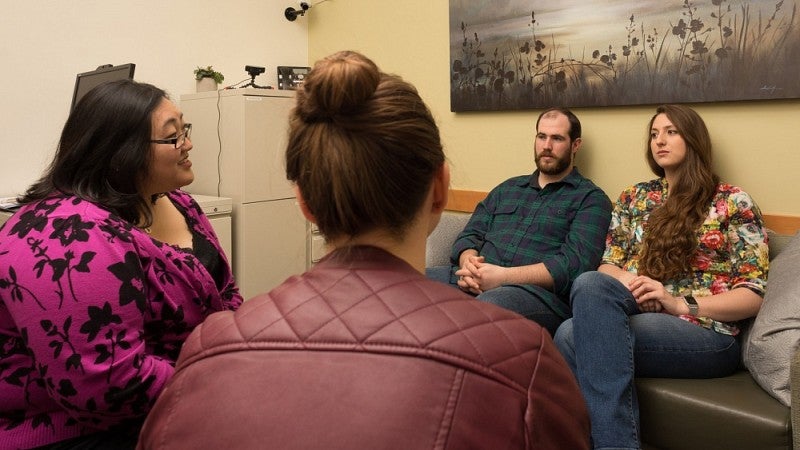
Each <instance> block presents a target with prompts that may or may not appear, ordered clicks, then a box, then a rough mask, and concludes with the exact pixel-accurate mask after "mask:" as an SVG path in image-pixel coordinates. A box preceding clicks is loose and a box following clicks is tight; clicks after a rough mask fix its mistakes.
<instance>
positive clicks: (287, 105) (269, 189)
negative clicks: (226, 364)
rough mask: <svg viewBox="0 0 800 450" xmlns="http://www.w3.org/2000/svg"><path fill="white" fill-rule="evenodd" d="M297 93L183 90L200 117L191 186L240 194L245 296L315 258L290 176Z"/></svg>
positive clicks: (237, 214)
mask: <svg viewBox="0 0 800 450" xmlns="http://www.w3.org/2000/svg"><path fill="white" fill-rule="evenodd" d="M293 106H294V92H293V91H281V90H273V89H254V88H246V89H232V90H223V91H219V92H217V91H212V92H200V93H197V94H188V95H183V96H181V104H180V107H181V110H182V111H183V114H184V120H185V121H186V122H188V123H191V124H192V144H193V145H194V148H193V149H192V151H191V152H190V153H189V158H190V159H191V160H192V169H193V170H194V174H195V180H194V182H193V183H192V184H190V185H189V186H187V187H186V190H187V191H188V192H191V193H193V194H202V195H210V196H217V197H219V196H223V197H229V198H230V199H231V200H232V215H231V221H232V226H233V236H232V240H233V258H232V262H233V273H234V276H235V277H236V282H237V283H238V285H239V289H240V290H241V292H242V295H243V296H244V298H245V299H247V298H250V297H252V296H254V295H256V294H259V293H262V292H266V291H269V290H270V289H272V288H273V287H275V286H277V285H278V284H280V283H281V282H283V281H284V280H285V279H286V278H287V277H289V276H291V275H294V274H298V273H301V272H303V271H304V270H305V268H306V264H307V230H306V221H305V219H304V218H303V215H302V213H301V212H300V208H299V207H298V205H297V200H296V199H295V195H294V190H293V189H292V186H291V184H290V183H289V182H288V181H287V180H286V171H285V163H284V158H285V157H284V153H285V151H286V139H287V137H288V136H287V134H288V117H289V111H290V110H291V108H292V107H293Z"/></svg>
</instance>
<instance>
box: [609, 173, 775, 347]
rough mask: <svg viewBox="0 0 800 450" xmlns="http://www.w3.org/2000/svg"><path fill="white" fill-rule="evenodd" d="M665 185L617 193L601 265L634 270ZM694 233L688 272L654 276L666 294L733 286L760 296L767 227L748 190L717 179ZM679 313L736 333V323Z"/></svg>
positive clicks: (766, 266) (651, 184) (711, 291)
mask: <svg viewBox="0 0 800 450" xmlns="http://www.w3.org/2000/svg"><path fill="white" fill-rule="evenodd" d="M667 188H668V186H667V181H666V179H664V178H658V179H655V180H651V181H647V182H643V183H638V184H636V185H634V186H631V187H629V188H627V189H625V190H624V191H623V192H622V194H621V195H620V196H619V199H618V200H617V202H616V204H615V205H614V211H613V212H612V214H611V225H610V227H609V232H608V236H607V237H606V251H605V254H604V255H603V263H604V264H613V265H615V266H618V267H620V268H622V269H624V270H627V271H629V272H633V273H638V270H639V257H640V252H641V249H642V236H643V234H644V226H645V224H646V223H647V219H648V217H649V216H650V213H651V212H652V211H653V210H654V209H655V208H656V207H658V206H660V205H661V204H662V203H663V202H664V201H665V200H666V198H667V192H668V189H667ZM697 238H698V246H697V250H696V251H695V253H694V255H691V267H692V276H691V277H688V278H684V279H679V280H659V281H661V282H662V283H663V284H664V287H665V288H666V289H667V290H668V291H669V292H670V293H671V294H672V295H675V296H678V295H693V296H698V297H704V296H709V295H715V294H720V293H722V292H726V291H729V290H731V289H733V288H738V287H747V288H749V289H751V290H753V291H755V292H757V293H759V294H760V295H762V296H763V295H764V290H765V289H766V284H767V271H768V270H769V249H768V246H767V243H768V241H767V232H766V228H765V227H764V223H763V219H762V217H761V211H760V210H759V208H758V206H757V205H756V204H755V202H754V201H753V199H752V198H751V197H750V195H748V194H747V193H746V192H745V191H743V190H742V189H741V188H739V187H737V186H733V185H730V184H724V183H721V184H720V185H719V186H718V187H717V193H716V195H715V196H714V198H713V200H712V202H711V204H710V205H709V211H708V217H707V218H706V220H705V222H704V223H703V225H702V226H701V227H700V230H698V232H697ZM689 256H690V255H687V257H689ZM680 317H681V318H682V319H684V320H687V321H690V322H693V323H696V324H698V325H700V326H703V327H705V328H710V329H713V330H715V331H717V332H719V333H723V334H731V335H736V334H738V332H739V328H738V326H737V325H736V323H732V322H719V321H716V320H712V319H709V318H707V317H693V316H690V315H682V316H680Z"/></svg>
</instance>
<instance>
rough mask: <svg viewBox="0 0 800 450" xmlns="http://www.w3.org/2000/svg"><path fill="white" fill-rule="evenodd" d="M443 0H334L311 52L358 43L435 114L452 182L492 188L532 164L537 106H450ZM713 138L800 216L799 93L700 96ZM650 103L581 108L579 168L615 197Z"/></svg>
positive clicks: (642, 175) (627, 176)
mask: <svg viewBox="0 0 800 450" xmlns="http://www.w3.org/2000/svg"><path fill="white" fill-rule="evenodd" d="M448 16H449V7H448V1H446V0H435V1H430V0H403V1H374V0H330V1H326V2H324V3H321V4H317V5H316V6H314V7H313V9H312V10H311V12H310V13H309V14H308V16H307V17H306V18H304V19H301V20H308V33H309V61H311V64H313V61H315V60H316V59H318V58H320V57H323V56H325V55H327V54H329V53H332V52H334V51H337V50H343V49H352V50H358V51H361V52H363V53H365V54H367V55H368V56H370V57H371V58H373V59H374V60H375V61H376V62H377V63H378V65H379V66H381V67H382V68H383V69H384V70H385V71H387V72H393V73H397V74H399V75H401V76H403V77H404V78H405V79H407V80H409V81H411V82H412V83H414V84H415V85H416V86H417V88H418V89H419V90H420V93H421V94H422V96H423V98H425V100H426V101H427V102H428V105H429V106H430V107H431V109H432V110H433V113H434V115H435V116H436V118H437V120H438V121H439V125H440V127H441V131H442V137H443V140H444V143H445V146H446V152H447V155H448V158H449V159H450V162H451V165H452V173H453V181H452V186H453V188H457V189H469V190H489V189H491V188H492V187H493V186H494V185H496V184H497V183H499V182H500V181H502V180H504V179H506V178H508V177H510V176H514V175H518V174H521V173H526V172H529V171H530V170H531V169H532V167H533V159H532V145H533V144H532V143H533V139H532V138H533V134H532V133H533V126H534V121H535V120H536V116H537V115H538V113H539V111H534V110H531V111H521V112H491V113H458V114H456V113H452V112H450V97H449V67H448V66H449V42H448V39H449V30H448ZM696 109H697V111H698V112H699V113H700V114H701V115H702V116H703V117H704V119H705V120H706V122H707V124H708V127H709V129H710V130H711V134H712V138H713V140H714V146H715V150H716V152H715V155H716V168H717V172H718V173H719V174H720V175H721V176H722V177H723V179H724V180H725V181H728V182H731V183H734V184H738V185H740V186H742V187H743V188H745V189H746V190H747V191H748V192H749V193H750V194H751V195H752V196H753V197H754V198H755V199H756V202H757V203H758V204H759V205H760V206H761V209H762V210H763V211H764V212H765V213H772V214H791V215H800V200H799V199H798V194H799V193H800V192H798V184H797V176H796V175H795V174H796V173H797V170H798V168H800V148H797V145H795V142H796V140H797V130H798V127H799V126H800V101H798V100H789V101H773V102H738V103H718V104H700V105H696ZM653 110H654V107H653V106H643V107H609V108H585V109H583V108H582V109H576V110H575V112H576V113H577V114H578V116H579V117H580V118H581V121H582V123H583V128H584V132H583V137H584V146H583V149H582V151H581V153H582V154H581V155H580V156H579V158H578V165H579V167H580V168H581V170H582V172H583V173H584V174H585V175H587V176H589V177H591V178H592V179H594V180H595V182H596V183H597V184H598V185H600V186H601V187H602V188H603V189H605V190H606V192H607V193H608V194H609V196H610V197H612V198H615V197H616V196H617V195H618V194H619V192H620V191H621V190H622V189H623V188H624V187H625V186H627V185H629V184H631V183H633V182H636V181H641V180H644V179H649V178H651V177H652V174H651V173H650V172H649V169H648V168H647V165H646V163H645V161H644V157H643V151H644V147H643V146H644V138H645V127H646V125H647V122H648V120H649V118H650V116H651V115H652V112H653Z"/></svg>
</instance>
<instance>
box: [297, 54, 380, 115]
mask: <svg viewBox="0 0 800 450" xmlns="http://www.w3.org/2000/svg"><path fill="white" fill-rule="evenodd" d="M380 80H381V72H380V69H378V66H377V65H375V63H374V62H372V60H370V59H369V58H367V57H365V56H363V55H361V54H359V53H355V52H351V51H342V52H338V53H335V54H333V55H331V56H328V57H327V58H324V59H322V60H320V61H318V62H317V63H316V64H315V65H314V68H313V69H312V70H311V72H310V73H309V74H308V76H307V77H306V81H305V82H304V83H303V88H302V91H301V92H299V93H298V100H299V101H298V105H302V107H301V109H302V111H301V113H302V115H303V116H304V118H305V120H306V121H310V122H315V121H319V120H322V121H328V120H332V119H333V118H334V117H336V116H341V115H350V114H353V113H356V112H358V111H359V110H361V109H362V107H363V105H364V104H365V103H366V102H367V101H368V100H369V99H370V98H371V97H372V96H373V94H375V90H376V89H377V88H378V84H379V83H380Z"/></svg>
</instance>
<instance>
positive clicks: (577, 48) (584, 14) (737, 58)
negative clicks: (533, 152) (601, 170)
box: [450, 0, 800, 111]
mask: <svg viewBox="0 0 800 450" xmlns="http://www.w3.org/2000/svg"><path fill="white" fill-rule="evenodd" d="M797 1H800V0H750V1H740V0H707V1H700V0H636V1H634V0H560V1H558V2H553V1H545V0H450V104H451V110H452V111H476V110H515V109H533V108H543V107H547V106H552V105H567V106H572V107H579V106H606V105H641V104H658V103H697V102H718V101H735V100H764V99H785V98H800V26H799V25H800V24H798V17H797Z"/></svg>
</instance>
